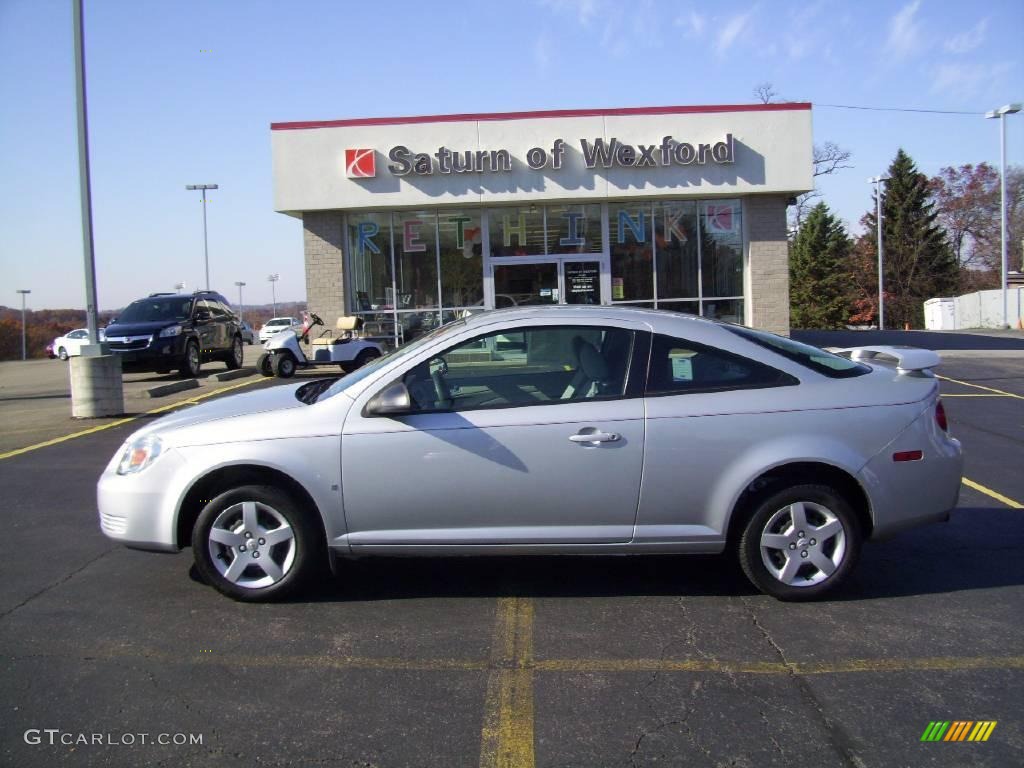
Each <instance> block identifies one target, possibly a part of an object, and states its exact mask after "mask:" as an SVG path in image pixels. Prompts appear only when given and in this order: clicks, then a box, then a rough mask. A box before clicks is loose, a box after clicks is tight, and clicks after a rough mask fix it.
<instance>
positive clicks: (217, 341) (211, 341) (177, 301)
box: [106, 291, 243, 378]
mask: <svg viewBox="0 0 1024 768" xmlns="http://www.w3.org/2000/svg"><path fill="white" fill-rule="evenodd" d="M106 340H107V346H108V347H109V348H110V350H111V351H112V352H116V353H117V354H118V355H120V356H121V363H122V365H123V367H124V370H126V371H156V372H157V373H170V371H171V370H172V369H177V370H178V372H179V373H180V374H181V375H182V376H184V377H186V378H187V377H191V376H198V375H199V366H200V365H202V363H203V362H204V361H207V360H221V361H223V362H224V363H226V364H227V366H228V368H231V369H234V368H240V367H241V366H242V354H243V352H242V333H241V325H240V324H239V320H238V317H237V316H236V315H235V313H234V311H233V310H232V309H231V305H230V304H229V303H228V300H227V299H225V298H224V297H223V296H221V295H220V294H219V293H217V292H216V291H196V292H195V293H192V294H174V293H153V294H150V295H149V296H148V297H147V298H145V299H139V300H138V301H133V302H132V303H131V304H129V305H128V306H127V307H125V308H124V311H123V312H121V314H119V315H118V316H117V318H115V320H114V322H113V323H111V324H110V325H108V326H107V328H106Z"/></svg>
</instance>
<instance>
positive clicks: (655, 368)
mask: <svg viewBox="0 0 1024 768" xmlns="http://www.w3.org/2000/svg"><path fill="white" fill-rule="evenodd" d="M799 383H800V382H799V381H798V380H797V379H795V378H794V377H792V376H790V375H789V374H788V373H785V372H784V371H779V370H777V369H775V368H772V367H771V366H769V365H765V364H764V363H759V362H757V361H756V360H750V359H748V358H745V357H742V356H740V355H735V354H733V353H731V352H725V351H723V350H721V349H714V348H712V347H708V346H705V345H703V344H697V343H695V342H692V341H689V340H687V339H679V338H675V337H672V336H664V335H662V334H655V336H654V343H653V346H652V348H651V366H650V371H649V373H648V377H647V394H649V395H670V394H682V393H687V392H727V391H730V390H737V389H763V388H765V387H787V386H793V385H796V384H799Z"/></svg>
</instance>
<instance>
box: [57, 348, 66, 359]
mask: <svg viewBox="0 0 1024 768" xmlns="http://www.w3.org/2000/svg"><path fill="white" fill-rule="evenodd" d="M57 357H59V358H60V359H61V360H67V359H68V351H67V350H66V349H64V347H61V348H60V349H58V350H57Z"/></svg>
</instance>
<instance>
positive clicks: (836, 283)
mask: <svg viewBox="0 0 1024 768" xmlns="http://www.w3.org/2000/svg"><path fill="white" fill-rule="evenodd" d="M849 251H850V239H849V237H847V235H846V230H845V229H844V227H843V225H842V223H841V222H840V221H839V220H838V219H837V218H836V217H835V216H833V215H832V214H831V213H830V212H829V209H828V206H827V205H825V203H818V204H817V205H816V206H815V207H814V208H813V209H812V210H811V212H810V214H809V215H808V216H807V218H806V219H804V222H803V225H802V226H801V227H800V231H799V232H797V235H796V238H795V239H794V241H793V247H792V250H791V251H790V256H789V301H790V307H791V309H790V323H791V324H792V326H793V327H794V328H825V329H831V328H842V327H843V325H844V324H845V323H846V318H847V308H848V306H849V303H850V289H849V286H850V280H849V277H848V275H847V268H848V267H847V256H848V254H849Z"/></svg>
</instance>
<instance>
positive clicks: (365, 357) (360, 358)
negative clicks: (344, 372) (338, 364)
mask: <svg viewBox="0 0 1024 768" xmlns="http://www.w3.org/2000/svg"><path fill="white" fill-rule="evenodd" d="M378 357H380V352H378V351H377V350H376V349H364V350H363V351H362V352H360V353H359V354H358V355H356V359H355V360H353V361H352V364H351V366H350V367H349V370H350V371H354V370H356V369H357V368H362V367H363V366H364V365H366V364H367V363H368V362H370V361H371V360H376V359H377V358H378Z"/></svg>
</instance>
